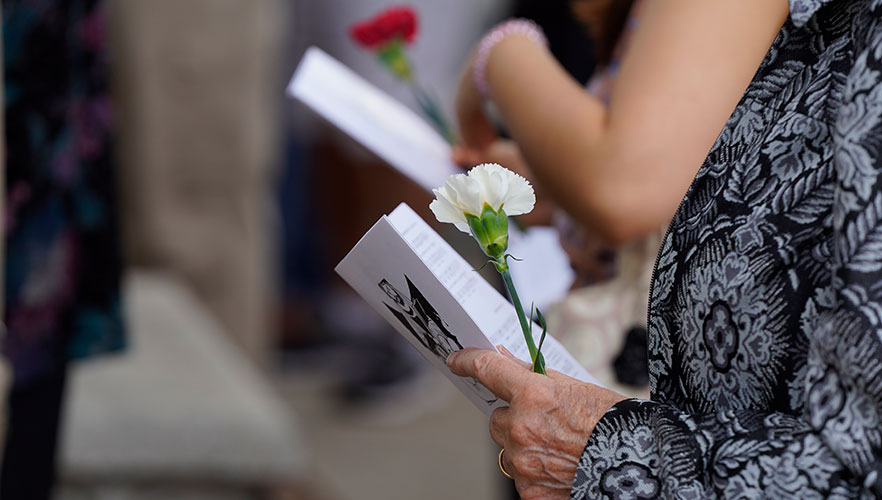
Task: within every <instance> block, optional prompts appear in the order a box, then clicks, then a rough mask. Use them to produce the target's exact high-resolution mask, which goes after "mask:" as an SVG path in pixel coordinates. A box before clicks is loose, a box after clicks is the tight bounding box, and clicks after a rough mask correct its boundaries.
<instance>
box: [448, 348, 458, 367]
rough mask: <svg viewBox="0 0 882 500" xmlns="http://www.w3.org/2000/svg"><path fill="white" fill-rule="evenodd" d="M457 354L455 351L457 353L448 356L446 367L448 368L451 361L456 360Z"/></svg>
mask: <svg viewBox="0 0 882 500" xmlns="http://www.w3.org/2000/svg"><path fill="white" fill-rule="evenodd" d="M457 354H459V351H457V352H451V353H450V355H449V356H447V365H448V366H450V364H451V363H453V360H454V359H456V355H457Z"/></svg>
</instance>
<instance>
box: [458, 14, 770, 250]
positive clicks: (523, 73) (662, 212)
mask: <svg viewBox="0 0 882 500" xmlns="http://www.w3.org/2000/svg"><path fill="white" fill-rule="evenodd" d="M787 12H788V8H787V2H786V1H785V0H720V1H713V2H708V1H706V0H666V1H654V0H649V1H647V5H646V6H645V9H644V14H643V17H642V19H641V26H640V28H639V29H638V30H637V31H636V33H635V34H634V38H633V40H632V42H631V46H630V49H629V50H628V54H626V56H625V59H624V61H623V63H622V68H621V72H620V74H619V77H618V79H617V80H616V82H615V84H614V87H613V91H612V98H611V103H610V106H609V107H608V108H607V107H605V106H603V105H602V104H601V103H600V102H599V101H598V100H597V99H594V98H592V97H590V96H589V95H587V94H586V92H585V90H584V89H583V88H582V87H581V86H580V85H579V84H578V83H577V82H576V81H574V80H573V79H571V78H570V77H569V76H568V75H567V74H566V73H565V72H564V70H563V68H561V67H560V65H558V64H557V62H556V61H555V60H554V59H553V58H552V56H551V55H550V53H549V52H548V51H547V50H545V49H544V48H543V47H541V46H538V45H536V44H534V43H533V42H531V41H530V40H528V39H527V38H526V37H523V36H519V35H512V36H509V37H506V38H505V39H503V40H502V41H501V42H499V43H498V44H497V45H496V46H495V47H494V48H493V50H492V52H491V54H490V57H489V58H488V61H487V66H486V78H487V82H488V84H489V87H490V91H491V94H492V98H493V101H494V103H495V104H496V106H497V108H498V109H499V111H500V113H501V114H502V117H503V119H504V120H505V122H506V124H507V126H508V128H509V130H510V131H511V134H512V136H513V138H514V139H515V140H516V141H517V143H518V144H519V145H520V147H521V149H522V150H523V152H524V155H525V157H526V159H527V161H528V163H529V165H530V167H531V168H532V169H533V170H534V172H535V175H536V178H537V180H538V181H539V183H541V184H542V186H543V187H544V188H545V189H547V190H548V191H549V193H550V194H551V195H552V197H553V198H554V199H555V201H557V202H558V203H559V204H560V205H561V206H563V208H565V209H566V210H567V211H568V212H570V213H571V214H572V215H573V216H574V217H576V218H577V219H578V220H579V221H580V222H583V223H585V224H587V225H588V226H590V227H592V228H593V229H595V230H596V231H598V232H599V233H600V234H601V235H602V236H604V237H606V238H607V239H608V240H610V241H611V242H613V243H617V242H622V241H625V240H628V239H631V238H633V237H636V236H639V235H642V234H645V233H646V232H648V231H651V230H654V229H656V228H658V227H659V226H661V225H662V224H664V223H666V222H668V221H669V220H670V218H671V217H672V216H673V213H674V211H675V209H676V207H677V205H678V203H679V202H680V200H681V198H682V196H683V194H684V193H685V191H686V188H687V186H688V185H689V182H690V181H691V179H692V178H693V177H694V176H695V173H696V171H697V170H698V167H699V166H700V164H701V162H702V160H703V159H704V156H705V155H706V154H707V151H708V150H709V149H710V147H711V146H712V145H713V142H714V140H715V139H716V137H717V134H719V131H720V130H721V128H722V126H723V124H724V123H725V121H726V118H728V116H729V115H730V114H731V112H732V109H733V108H734V107H735V104H736V103H737V102H738V100H739V99H740V98H741V95H742V93H743V92H744V89H745V88H746V87H747V84H748V83H749V82H750V80H751V78H752V76H753V74H754V73H755V71H756V69H757V67H758V66H759V64H760V62H761V61H762V59H763V56H764V55H765V54H766V52H767V51H768V49H769V46H770V45H771V43H772V41H773V40H774V38H775V36H776V34H777V32H778V30H779V29H780V27H781V25H782V24H783V22H784V19H785V18H786V16H787ZM457 116H458V119H459V122H460V127H461V133H462V136H463V140H464V141H465V143H466V144H467V145H468V146H469V147H473V148H484V147H486V146H488V145H489V144H490V142H492V140H493V139H495V137H496V136H495V133H494V132H493V131H492V128H491V127H489V125H488V124H487V121H486V118H485V117H484V114H483V110H482V103H481V98H480V96H479V95H478V92H477V90H476V89H475V88H474V84H473V82H472V76H471V67H470V66H469V69H468V71H466V74H465V75H464V77H463V79H462V81H461V85H460V89H459V94H458V98H457Z"/></svg>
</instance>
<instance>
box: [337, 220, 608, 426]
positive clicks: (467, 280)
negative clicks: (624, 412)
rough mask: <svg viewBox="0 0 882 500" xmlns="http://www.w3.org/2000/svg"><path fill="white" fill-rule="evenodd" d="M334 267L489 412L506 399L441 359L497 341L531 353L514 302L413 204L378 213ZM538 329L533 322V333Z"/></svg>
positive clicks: (556, 350) (569, 360) (557, 365)
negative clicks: (528, 350) (418, 213)
mask: <svg viewBox="0 0 882 500" xmlns="http://www.w3.org/2000/svg"><path fill="white" fill-rule="evenodd" d="M518 264H519V263H518V262H513V263H512V264H511V265H512V266H517V265H518ZM336 271H337V273H338V274H340V276H342V277H343V279H344V280H346V282H347V283H349V285H350V286H352V288H354V289H355V291H357V292H358V293H359V294H360V295H361V296H362V297H363V298H364V299H365V300H366V301H367V302H368V303H369V304H370V305H371V307H373V308H374V309H375V310H376V311H377V312H378V313H379V314H380V315H381V316H383V318H385V319H386V321H388V322H389V323H390V324H391V325H392V326H393V327H395V329H396V330H397V331H398V333H400V334H401V335H403V336H404V338H406V339H407V340H408V341H409V342H410V343H411V345H413V346H414V347H415V348H416V349H417V350H418V351H419V352H420V354H422V355H423V357H425V358H426V360H427V361H428V362H429V363H430V364H432V365H434V366H435V367H437V368H438V369H439V370H441V372H442V373H444V374H445V375H446V376H447V377H448V378H449V379H450V380H451V381H452V382H453V384H454V385H456V386H457V387H458V388H459V390H461V391H462V392H463V393H464V394H465V395H466V396H468V398H469V399H470V400H471V401H472V402H473V403H474V404H475V405H476V406H477V407H478V408H480V409H481V410H482V411H484V412H485V413H487V414H490V413H491V412H492V411H493V409H495V408H496V407H499V406H505V405H507V403H505V402H503V401H500V400H498V399H497V398H496V397H495V396H494V395H493V394H492V393H491V392H490V391H488V390H487V389H486V388H485V387H484V386H482V385H481V384H479V383H478V382H477V381H475V380H474V379H468V378H462V377H457V376H456V375H453V374H452V373H450V371H449V370H448V369H447V364H446V362H445V360H446V359H447V356H448V355H449V354H450V353H451V352H454V351H457V350H459V349H462V348H465V347H477V348H482V349H495V346H496V345H500V344H501V345H504V346H505V347H506V348H507V349H508V350H509V351H511V352H512V353H513V354H514V355H515V356H517V357H518V358H520V359H523V360H525V361H529V360H530V355H529V353H528V352H527V346H526V344H525V343H524V337H523V334H522V333H521V328H520V325H519V323H518V319H517V314H516V313H515V310H514V307H513V306H512V305H511V303H509V302H508V300H506V299H505V297H503V296H502V295H501V294H500V293H499V292H497V291H496V289H495V288H493V287H492V286H491V285H490V284H489V283H487V282H486V281H485V280H484V278H483V277H481V275H480V274H478V273H477V272H475V271H474V266H472V265H471V264H469V263H468V262H466V261H465V259H463V258H462V257H461V256H460V255H459V254H458V253H457V252H456V251H455V250H454V249H453V248H452V247H451V246H450V245H449V244H448V243H447V242H446V241H445V240H444V239H443V238H442V237H441V236H440V235H438V233H436V232H435V231H434V230H433V229H432V228H431V227H430V226H429V225H428V224H426V222H425V221H424V220H423V219H422V218H421V217H420V216H419V215H417V214H416V212H414V211H413V209H411V208H410V207H409V206H407V205H406V204H404V203H402V204H401V205H399V206H398V208H396V209H395V210H394V211H393V212H392V213H391V214H389V215H387V216H383V217H382V218H381V219H380V220H379V221H377V223H376V224H374V226H373V227H372V228H371V229H370V230H369V231H368V232H367V233H365V235H364V236H363V237H362V238H361V240H360V241H359V242H358V244H357V245H355V247H354V248H353V249H352V250H351V251H350V252H349V254H348V255H346V257H345V258H344V259H343V260H342V261H341V262H340V264H338V265H337V267H336ZM522 293H526V294H529V291H528V290H524V291H523V292H522ZM524 299H526V301H527V303H529V300H530V298H529V296H527V297H524ZM541 331H542V330H541V328H539V326H538V325H534V332H536V336H537V337H538V334H539V333H540V332H541ZM537 340H538V339H537ZM542 352H543V353H544V355H545V360H546V364H547V366H548V367H549V368H551V369H553V370H557V371H559V372H562V373H565V374H567V375H569V376H571V377H574V378H577V379H580V380H583V381H586V382H592V383H597V381H596V380H595V379H594V377H592V376H591V374H589V373H588V371H587V370H585V368H583V367H582V365H580V364H579V363H578V362H577V361H576V360H575V359H574V358H573V357H572V355H570V353H569V352H567V350H566V349H565V348H564V347H563V346H561V345H560V344H559V343H558V342H557V341H556V340H555V339H554V338H552V336H551V335H550V334H549V335H548V336H547V337H546V339H545V344H544V346H543V347H542Z"/></svg>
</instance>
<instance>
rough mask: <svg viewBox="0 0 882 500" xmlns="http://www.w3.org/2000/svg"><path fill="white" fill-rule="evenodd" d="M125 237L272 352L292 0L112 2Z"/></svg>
mask: <svg viewBox="0 0 882 500" xmlns="http://www.w3.org/2000/svg"><path fill="white" fill-rule="evenodd" d="M109 7H110V12H109V13H110V19H111V42H112V45H111V46H112V48H113V67H114V90H115V94H116V98H117V103H118V123H119V127H120V128H119V149H118V159H119V172H120V175H119V177H120V185H121V192H122V196H121V200H122V203H121V206H122V209H123V215H122V221H123V234H124V248H125V251H126V256H127V259H128V262H129V263H130V264H131V265H133V266H137V267H150V268H160V269H167V270H169V271H170V272H173V273H175V274H177V275H179V276H181V277H183V278H184V279H185V281H186V282H187V283H188V284H189V285H190V286H191V287H192V288H193V290H194V291H195V292H196V294H197V295H198V296H199V297H200V298H201V299H202V300H204V301H205V303H206V304H207V306H208V307H209V309H210V310H211V311H213V312H214V314H215V315H216V316H217V317H218V318H219V319H220V320H221V322H222V323H223V325H224V326H226V328H227V330H229V332H230V334H231V335H232V336H233V337H234V338H235V339H236V340H237V341H238V343H239V344H240V345H242V346H243V347H244V348H245V349H246V350H247V351H248V352H249V353H250V354H252V355H253V356H254V357H255V358H256V359H258V360H261V359H262V358H264V356H265V355H266V353H267V348H268V346H269V343H270V342H271V340H272V339H271V338H270V328H269V317H270V316H269V314H270V312H271V307H272V305H271V301H270V300H271V299H270V298H271V296H272V294H271V287H272V280H271V276H273V275H274V274H275V273H274V268H273V266H272V265H271V263H273V262H275V259H274V257H273V255H272V249H273V248H274V247H275V245H274V244H273V243H272V240H271V238H272V236H271V235H272V234H273V233H274V232H273V231H269V230H268V227H269V224H270V221H271V216H270V213H271V211H270V197H269V192H270V178H271V175H272V174H273V172H272V170H273V166H274V165H275V163H276V156H275V155H276V152H277V151H278V148H277V147H276V140H277V137H276V135H277V130H276V124H277V123H278V122H279V120H278V119H277V118H278V117H277V113H278V112H279V109H278V108H279V106H278V103H279V102H280V100H281V91H282V89H281V88H280V86H279V82H280V81H282V77H281V75H279V74H277V72H278V70H279V65H278V64H277V60H278V56H279V50H280V45H281V44H280V40H281V32H282V22H283V20H284V14H283V3H282V2H281V0H150V1H144V0H110V1H109Z"/></svg>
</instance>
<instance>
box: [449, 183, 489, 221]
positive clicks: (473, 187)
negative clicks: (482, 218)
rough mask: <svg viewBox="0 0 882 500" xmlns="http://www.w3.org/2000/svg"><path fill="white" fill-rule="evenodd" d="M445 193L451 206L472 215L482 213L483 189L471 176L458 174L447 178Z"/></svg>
mask: <svg viewBox="0 0 882 500" xmlns="http://www.w3.org/2000/svg"><path fill="white" fill-rule="evenodd" d="M443 188H444V191H445V194H446V195H447V197H448V199H449V200H450V202H451V204H453V206H455V207H456V208H458V209H460V210H462V211H463V212H467V213H470V214H472V215H478V214H480V213H481V208H482V207H483V206H484V196H483V193H482V192H481V187H480V185H478V183H476V182H475V180H474V179H472V178H471V177H470V176H468V175H466V174H456V175H452V176H450V177H448V178H447V182H445V183H444V186H443Z"/></svg>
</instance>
